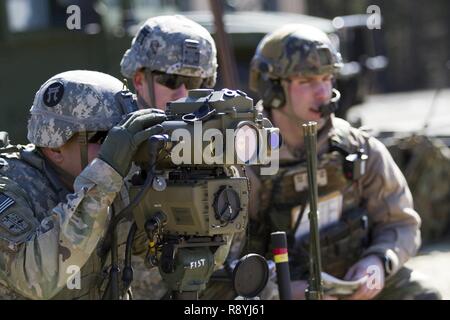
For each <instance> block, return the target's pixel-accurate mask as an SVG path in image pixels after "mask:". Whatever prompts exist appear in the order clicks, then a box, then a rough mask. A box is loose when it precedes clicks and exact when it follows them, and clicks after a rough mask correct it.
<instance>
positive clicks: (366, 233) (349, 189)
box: [248, 24, 440, 299]
mask: <svg viewBox="0 0 450 320" xmlns="http://www.w3.org/2000/svg"><path fill="white" fill-rule="evenodd" d="M340 67H341V57H340V54H339V53H338V52H337V51H336V49H335V47H334V46H333V45H332V43H331V42H330V39H329V38H328V37H327V36H326V34H324V33H323V32H321V31H320V30H318V29H316V28H314V27H311V26H307V25H299V24H294V25H287V26H284V27H282V28H280V29H278V30H276V31H274V32H273V33H271V34H268V35H266V36H265V37H264V38H263V40H262V41H261V42H260V44H259V45H258V48H257V50H256V53H255V56H254V57H253V60H252V63H251V71H250V88H251V89H252V90H254V91H256V92H257V93H258V94H259V95H260V97H261V98H262V100H261V101H260V102H259V107H260V108H261V109H264V111H265V112H266V115H267V116H268V117H269V118H270V119H271V120H272V122H273V123H274V125H275V126H276V127H279V128H280V130H281V134H282V136H283V139H284V144H283V146H282V148H281V150H280V170H279V172H278V173H277V174H276V175H275V176H263V175H260V174H259V172H258V170H257V169H253V168H251V170H250V169H249V170H248V175H249V177H250V178H251V195H250V207H249V213H250V218H251V222H250V239H249V250H250V251H256V252H258V253H261V254H266V255H267V256H268V257H269V258H270V257H271V255H270V243H269V240H270V232H273V231H280V230H283V231H286V232H287V235H288V242H289V259H290V265H291V273H292V289H293V294H294V297H295V298H297V299H303V298H304V290H305V288H306V287H307V281H306V280H307V278H308V272H309V267H308V261H309V258H308V241H309V236H308V234H309V221H308V219H307V216H308V214H307V212H308V190H307V176H306V163H305V161H306V160H305V152H304V146H303V132H302V128H301V125H302V124H304V123H307V122H308V121H316V122H317V123H318V146H317V150H318V178H317V179H318V185H319V190H318V191H319V211H320V217H319V227H320V231H321V232H320V234H321V235H320V239H321V251H322V266H323V270H324V271H325V272H327V273H329V274H332V275H334V276H336V277H339V278H343V279H346V280H358V279H360V278H362V277H364V276H365V275H367V274H371V275H374V273H372V272H375V273H376V271H377V270H378V271H379V272H378V275H377V281H378V283H376V284H375V283H373V285H372V286H369V285H368V284H363V285H361V286H360V287H359V289H358V290H357V291H356V292H355V293H354V294H353V295H351V296H347V297H346V298H348V299H373V298H377V299H437V298H439V297H440V295H439V293H438V292H437V291H435V290H434V289H433V288H431V287H427V286H426V284H425V283H423V282H421V281H419V280H418V278H417V277H416V273H415V272H412V271H411V270H409V269H406V268H405V267H403V265H404V263H405V262H406V261H407V260H408V259H409V258H410V257H412V256H414V255H415V254H416V252H417V250H418V248H419V246H420V242H421V238H420V230H419V226H420V218H419V215H418V214H417V212H416V211H414V209H413V202H412V197H411V193H410V191H409V188H408V185H407V183H406V181H405V179H404V177H403V175H402V174H401V172H400V170H399V169H398V167H397V165H396V164H395V163H394V161H393V160H392V157H391V156H390V154H389V152H388V151H387V149H386V148H385V146H384V145H383V144H382V143H381V142H379V141H378V140H377V139H375V138H374V137H371V136H370V135H369V134H367V133H366V132H364V131H362V130H359V129H356V128H353V127H351V126H350V125H349V124H348V123H347V122H346V121H344V120H342V119H339V118H336V117H335V116H334V115H333V112H334V111H335V110H336V102H337V100H338V97H339V92H337V90H335V89H333V77H334V75H335V74H336V72H337V71H338V70H339V68H340ZM327 298H330V299H333V298H336V297H331V296H327Z"/></svg>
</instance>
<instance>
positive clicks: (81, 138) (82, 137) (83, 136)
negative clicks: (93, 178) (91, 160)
mask: <svg viewBox="0 0 450 320" xmlns="http://www.w3.org/2000/svg"><path fill="white" fill-rule="evenodd" d="M78 143H79V144H80V158H81V170H83V169H84V168H86V167H87V165H88V137H87V133H86V131H82V132H79V133H78Z"/></svg>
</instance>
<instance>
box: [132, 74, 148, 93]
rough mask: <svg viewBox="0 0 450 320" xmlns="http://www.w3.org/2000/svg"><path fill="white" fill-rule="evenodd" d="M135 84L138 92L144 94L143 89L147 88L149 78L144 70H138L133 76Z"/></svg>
mask: <svg viewBox="0 0 450 320" xmlns="http://www.w3.org/2000/svg"><path fill="white" fill-rule="evenodd" d="M133 85H134V88H135V89H136V93H137V94H138V95H140V96H142V93H143V90H147V80H146V79H145V74H144V71H142V70H138V71H136V73H135V74H134V76H133Z"/></svg>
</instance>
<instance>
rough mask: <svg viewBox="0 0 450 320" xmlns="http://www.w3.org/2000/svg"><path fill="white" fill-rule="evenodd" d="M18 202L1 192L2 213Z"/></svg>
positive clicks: (0, 204) (0, 210) (0, 206)
mask: <svg viewBox="0 0 450 320" xmlns="http://www.w3.org/2000/svg"><path fill="white" fill-rule="evenodd" d="M14 203H16V202H15V201H14V200H13V199H12V198H10V197H8V196H7V195H6V194H4V193H1V192H0V213H2V212H4V211H5V210H6V209H8V208H9V207H11V206H12V205H13V204H14Z"/></svg>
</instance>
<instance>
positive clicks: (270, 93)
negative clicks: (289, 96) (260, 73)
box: [260, 79, 286, 109]
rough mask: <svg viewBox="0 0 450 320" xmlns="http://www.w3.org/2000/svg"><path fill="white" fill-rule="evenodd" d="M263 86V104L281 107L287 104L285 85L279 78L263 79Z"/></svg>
mask: <svg viewBox="0 0 450 320" xmlns="http://www.w3.org/2000/svg"><path fill="white" fill-rule="evenodd" d="M262 85H263V87H262V88H261V91H260V92H262V93H263V94H262V97H261V98H262V100H263V105H264V107H265V108H275V109H277V108H281V107H282V106H284V105H285V104H286V96H285V94H284V89H283V86H282V85H281V83H280V81H279V80H272V79H269V80H266V81H262Z"/></svg>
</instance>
